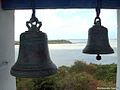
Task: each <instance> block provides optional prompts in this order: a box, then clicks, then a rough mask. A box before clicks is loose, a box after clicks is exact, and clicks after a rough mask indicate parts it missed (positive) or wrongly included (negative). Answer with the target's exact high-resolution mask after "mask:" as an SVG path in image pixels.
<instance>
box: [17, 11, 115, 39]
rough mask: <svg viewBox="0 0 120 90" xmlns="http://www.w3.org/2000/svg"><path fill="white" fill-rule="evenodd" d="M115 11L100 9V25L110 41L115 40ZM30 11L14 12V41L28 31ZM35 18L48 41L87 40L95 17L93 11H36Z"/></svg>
mask: <svg viewBox="0 0 120 90" xmlns="http://www.w3.org/2000/svg"><path fill="white" fill-rule="evenodd" d="M116 12H117V11H116V10H115V9H101V13H100V18H101V23H102V25H103V26H104V27H106V28H107V29H108V36H109V38H110V39H116V38H117V13H116ZM31 14H32V10H16V11H15V40H16V41H18V40H19V36H20V34H21V33H22V32H25V31H27V30H28V28H27V27H26V21H29V20H30V18H31ZM36 17H37V18H38V19H39V21H41V22H42V27H41V28H40V30H41V31H43V32H45V33H46V34H47V36H48V39H49V40H57V39H87V38H88V30H89V28H90V27H92V26H93V23H94V18H95V17H96V12H95V9H40V10H39V9H37V10H36Z"/></svg>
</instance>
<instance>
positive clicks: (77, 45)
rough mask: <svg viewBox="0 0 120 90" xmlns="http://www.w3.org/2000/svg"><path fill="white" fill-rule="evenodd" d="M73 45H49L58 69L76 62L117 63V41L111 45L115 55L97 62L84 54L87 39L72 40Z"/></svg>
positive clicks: (108, 55)
mask: <svg viewBox="0 0 120 90" xmlns="http://www.w3.org/2000/svg"><path fill="white" fill-rule="evenodd" d="M69 41H71V42H72V44H48V48H49V54H50V58H51V60H52V61H53V63H55V64H56V65H57V66H58V67H60V66H63V65H65V66H71V65H73V64H74V62H75V61H78V60H79V61H83V62H85V63H88V64H89V63H94V64H112V63H117V40H116V39H110V40H109V43H110V45H111V47H112V48H113V50H114V53H113V54H102V55H101V57H102V59H101V60H96V55H94V54H84V53H82V50H83V49H84V48H85V46H86V44H87V40H86V39H70V40H69ZM18 52H19V45H15V61H17V57H18Z"/></svg>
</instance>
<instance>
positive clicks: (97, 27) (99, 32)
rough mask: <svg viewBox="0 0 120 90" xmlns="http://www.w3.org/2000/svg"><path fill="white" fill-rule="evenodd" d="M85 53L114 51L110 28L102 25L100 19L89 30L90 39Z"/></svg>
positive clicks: (109, 52) (84, 50)
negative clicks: (110, 42)
mask: <svg viewBox="0 0 120 90" xmlns="http://www.w3.org/2000/svg"><path fill="white" fill-rule="evenodd" d="M83 53H87V54H111V53H114V51H113V49H112V48H111V46H110V44H109V39H108V30H107V28H106V27H104V26H102V25H101V22H100V21H96V22H95V24H94V25H93V26H92V27H91V28H90V29H89V31H88V41H87V45H86V47H85V48H84V49H83Z"/></svg>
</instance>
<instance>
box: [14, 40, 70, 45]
mask: <svg viewBox="0 0 120 90" xmlns="http://www.w3.org/2000/svg"><path fill="white" fill-rule="evenodd" d="M48 43H49V44H71V43H72V42H70V41H69V40H48ZM15 45H19V41H15Z"/></svg>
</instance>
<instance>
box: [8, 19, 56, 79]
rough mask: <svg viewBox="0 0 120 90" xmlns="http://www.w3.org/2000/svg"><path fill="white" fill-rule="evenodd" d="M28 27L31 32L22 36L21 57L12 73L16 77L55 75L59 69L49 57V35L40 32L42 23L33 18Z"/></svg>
mask: <svg viewBox="0 0 120 90" xmlns="http://www.w3.org/2000/svg"><path fill="white" fill-rule="evenodd" d="M35 23H36V24H35ZM30 24H31V25H30ZM26 25H27V27H28V29H29V30H28V31H26V32H24V33H22V34H21V35H20V47H19V56H18V59H17V62H16V63H15V64H14V66H13V67H12V68H11V71H10V73H11V74H12V75H13V76H16V77H45V76H49V75H52V74H55V73H56V71H57V67H56V66H55V64H54V63H53V62H52V61H51V59H50V56H49V51H48V40H47V35H46V34H45V33H43V32H42V31H39V28H40V27H41V25H42V24H41V22H39V21H38V19H37V18H36V17H33V18H31V19H30V21H29V22H27V23H26Z"/></svg>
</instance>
